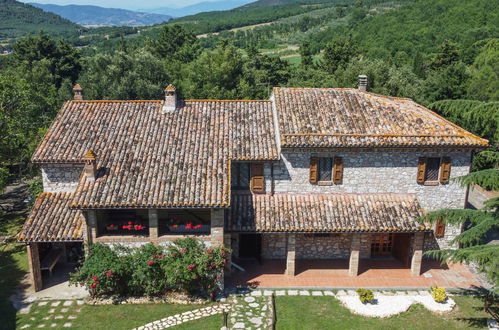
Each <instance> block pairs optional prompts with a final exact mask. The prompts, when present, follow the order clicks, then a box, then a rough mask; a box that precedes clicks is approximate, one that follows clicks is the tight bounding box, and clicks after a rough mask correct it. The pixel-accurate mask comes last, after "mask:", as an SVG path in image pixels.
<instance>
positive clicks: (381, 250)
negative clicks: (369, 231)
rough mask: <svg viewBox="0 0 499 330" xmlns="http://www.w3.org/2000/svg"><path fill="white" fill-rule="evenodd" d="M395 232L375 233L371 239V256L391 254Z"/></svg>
mask: <svg viewBox="0 0 499 330" xmlns="http://www.w3.org/2000/svg"><path fill="white" fill-rule="evenodd" d="M392 245H393V234H385V233H383V234H373V235H372V239H371V256H372V257H378V256H386V255H391V253H392Z"/></svg>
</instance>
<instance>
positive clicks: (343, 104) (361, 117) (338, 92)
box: [274, 88, 488, 147]
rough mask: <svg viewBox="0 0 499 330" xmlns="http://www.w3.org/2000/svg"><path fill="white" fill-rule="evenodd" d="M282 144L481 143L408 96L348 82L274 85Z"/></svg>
mask: <svg viewBox="0 0 499 330" xmlns="http://www.w3.org/2000/svg"><path fill="white" fill-rule="evenodd" d="M274 98H275V106H276V110H277V116H278V122H279V130H280V140H281V146H282V147H378V146H379V147H399V146H442V147H443V146H451V147H452V146H461V147H485V146H487V145H488V141H487V140H484V139H482V138H480V137H478V136H475V135H473V134H471V133H469V132H467V131H465V130H464V129H462V128H460V127H459V126H457V125H455V124H453V123H451V122H449V121H447V120H446V119H444V118H442V117H440V116H439V115H437V114H436V113H434V112H432V111H431V110H429V109H427V108H425V107H423V106H421V105H419V104H417V103H415V102H414V101H412V100H410V99H405V98H394V97H388V96H382V95H377V94H373V93H369V92H365V91H361V90H358V89H346V88H274Z"/></svg>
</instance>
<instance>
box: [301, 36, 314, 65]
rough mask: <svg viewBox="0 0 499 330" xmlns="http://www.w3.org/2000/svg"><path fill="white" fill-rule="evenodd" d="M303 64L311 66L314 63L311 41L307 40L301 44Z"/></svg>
mask: <svg viewBox="0 0 499 330" xmlns="http://www.w3.org/2000/svg"><path fill="white" fill-rule="evenodd" d="M300 58H301V66H302V67H304V68H308V67H310V66H311V65H312V64H313V63H314V60H313V57H312V50H311V49H310V41H308V40H305V41H304V42H303V43H302V44H301V46H300Z"/></svg>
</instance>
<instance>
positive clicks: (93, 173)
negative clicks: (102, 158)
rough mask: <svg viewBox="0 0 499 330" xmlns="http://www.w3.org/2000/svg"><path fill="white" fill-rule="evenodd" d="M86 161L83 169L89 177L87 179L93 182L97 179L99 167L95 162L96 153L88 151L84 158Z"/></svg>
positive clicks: (84, 173)
mask: <svg viewBox="0 0 499 330" xmlns="http://www.w3.org/2000/svg"><path fill="white" fill-rule="evenodd" d="M83 160H84V161H85V166H84V167H83V175H85V176H86V177H87V179H89V180H91V181H93V180H95V178H96V177H97V165H96V160H95V153H94V152H93V151H92V150H91V149H88V151H87V153H86V154H85V156H84V157H83Z"/></svg>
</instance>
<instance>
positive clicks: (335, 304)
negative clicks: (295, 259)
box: [276, 296, 490, 330]
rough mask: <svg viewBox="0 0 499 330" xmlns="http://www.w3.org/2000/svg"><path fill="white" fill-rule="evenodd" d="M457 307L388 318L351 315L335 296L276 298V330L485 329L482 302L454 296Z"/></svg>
mask: <svg viewBox="0 0 499 330" xmlns="http://www.w3.org/2000/svg"><path fill="white" fill-rule="evenodd" d="M453 299H454V300H455V301H456V303H457V306H456V307H455V309H454V310H453V311H452V312H450V313H448V314H443V315H438V314H435V313H432V312H430V311H429V310H427V309H426V308H424V307H423V306H422V305H412V306H411V308H410V309H409V310H408V311H407V312H405V313H402V314H399V315H397V316H393V317H390V318H385V319H377V318H368V317H362V316H358V315H355V314H352V313H351V312H350V311H349V310H348V309H346V308H344V307H343V306H341V304H340V302H339V301H338V300H337V299H334V298H332V297H302V296H299V297H295V296H280V297H276V315H277V329H281V330H282V329H470V328H471V329H485V328H487V318H490V315H488V314H487V313H485V312H483V311H482V309H481V307H482V306H483V305H482V301H480V300H479V299H477V298H474V297H470V296H456V297H453Z"/></svg>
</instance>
